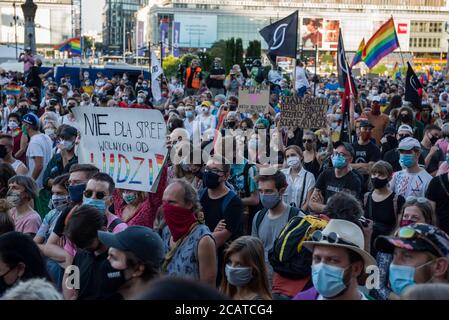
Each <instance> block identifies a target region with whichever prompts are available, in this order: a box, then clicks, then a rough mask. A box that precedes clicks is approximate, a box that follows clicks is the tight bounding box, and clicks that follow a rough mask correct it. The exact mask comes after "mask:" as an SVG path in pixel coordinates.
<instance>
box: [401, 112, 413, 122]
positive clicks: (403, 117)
mask: <svg viewBox="0 0 449 320" xmlns="http://www.w3.org/2000/svg"><path fill="white" fill-rule="evenodd" d="M401 120H402V122H405V123H409V122H410V121H412V117H411V116H410V115H408V114H407V115H401Z"/></svg>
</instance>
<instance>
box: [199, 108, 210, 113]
mask: <svg viewBox="0 0 449 320" xmlns="http://www.w3.org/2000/svg"><path fill="white" fill-rule="evenodd" d="M201 112H202V113H203V114H206V113H208V112H209V108H206V107H202V108H201Z"/></svg>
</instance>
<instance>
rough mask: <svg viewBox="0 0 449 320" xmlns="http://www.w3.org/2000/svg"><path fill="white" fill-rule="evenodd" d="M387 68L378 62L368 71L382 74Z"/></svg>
mask: <svg viewBox="0 0 449 320" xmlns="http://www.w3.org/2000/svg"><path fill="white" fill-rule="evenodd" d="M387 70H388V68H387V66H386V65H384V64H378V65H377V66H375V67H374V68H373V69H371V71H370V73H374V74H380V75H383V74H384V73H385V71H387Z"/></svg>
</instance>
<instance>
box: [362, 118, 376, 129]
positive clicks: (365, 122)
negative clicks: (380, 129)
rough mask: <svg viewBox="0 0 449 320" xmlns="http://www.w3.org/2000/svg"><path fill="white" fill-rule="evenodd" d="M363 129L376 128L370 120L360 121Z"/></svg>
mask: <svg viewBox="0 0 449 320" xmlns="http://www.w3.org/2000/svg"><path fill="white" fill-rule="evenodd" d="M361 127H370V128H374V126H373V125H372V124H371V123H370V122H369V121H368V120H365V119H364V120H361V121H360V128H361Z"/></svg>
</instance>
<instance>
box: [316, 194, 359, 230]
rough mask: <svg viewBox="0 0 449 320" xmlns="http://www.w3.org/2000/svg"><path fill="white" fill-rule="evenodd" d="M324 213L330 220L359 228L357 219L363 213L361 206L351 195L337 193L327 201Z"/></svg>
mask: <svg viewBox="0 0 449 320" xmlns="http://www.w3.org/2000/svg"><path fill="white" fill-rule="evenodd" d="M324 212H325V213H326V215H327V216H329V218H331V219H342V220H347V221H350V222H353V223H355V224H357V225H359V226H360V223H359V221H358V220H359V219H360V218H361V217H362V216H363V214H364V211H363V208H362V204H361V203H360V201H359V200H357V198H356V197H354V196H353V195H352V194H349V193H344V192H339V193H336V194H334V195H333V196H332V197H330V198H329V200H328V201H327V204H326V207H325V208H324Z"/></svg>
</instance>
